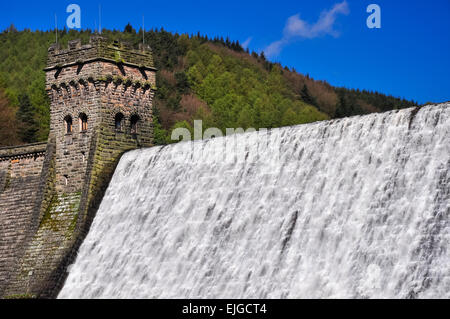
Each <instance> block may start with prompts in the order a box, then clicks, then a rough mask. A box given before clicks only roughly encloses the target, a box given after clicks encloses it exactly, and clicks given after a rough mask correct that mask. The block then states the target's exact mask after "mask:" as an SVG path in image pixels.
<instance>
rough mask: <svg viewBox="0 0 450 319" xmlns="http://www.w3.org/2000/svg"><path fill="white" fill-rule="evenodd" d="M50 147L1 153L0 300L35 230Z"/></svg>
mask: <svg viewBox="0 0 450 319" xmlns="http://www.w3.org/2000/svg"><path fill="white" fill-rule="evenodd" d="M46 146H47V144H41V143H40V144H32V145H23V146H19V147H9V148H2V149H0V296H2V295H3V293H4V290H5V288H6V286H7V285H8V283H9V282H10V281H11V278H12V277H13V274H14V273H15V271H16V270H17V266H18V264H19V262H18V261H19V259H20V257H21V254H22V252H23V249H24V247H25V246H26V239H27V235H28V233H29V231H30V230H31V229H32V223H33V216H34V213H33V211H34V209H35V205H36V200H37V198H38V195H39V190H40V186H41V174H42V169H43V166H44V162H45V153H46Z"/></svg>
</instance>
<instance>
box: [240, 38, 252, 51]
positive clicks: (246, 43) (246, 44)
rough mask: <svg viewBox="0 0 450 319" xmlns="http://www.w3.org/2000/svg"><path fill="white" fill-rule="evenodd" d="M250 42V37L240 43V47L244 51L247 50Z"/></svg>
mask: <svg viewBox="0 0 450 319" xmlns="http://www.w3.org/2000/svg"><path fill="white" fill-rule="evenodd" d="M251 41H252V37H249V38H247V40H245V41H244V43H242V47H243V48H244V49H247V48H248V46H249V45H250V42H251Z"/></svg>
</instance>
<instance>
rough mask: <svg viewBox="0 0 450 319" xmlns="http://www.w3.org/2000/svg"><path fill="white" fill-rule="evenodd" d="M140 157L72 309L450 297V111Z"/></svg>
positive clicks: (111, 203) (97, 224)
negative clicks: (143, 302) (132, 302)
mask: <svg viewBox="0 0 450 319" xmlns="http://www.w3.org/2000/svg"><path fill="white" fill-rule="evenodd" d="M415 111H416V110H414V109H407V110H401V111H393V112H388V113H382V114H371V115H367V116H363V117H353V118H346V119H342V120H334V121H327V122H318V123H314V124H308V125H300V126H295V127H286V128H281V129H273V130H270V131H267V132H257V133H245V134H237V135H233V136H228V137H224V138H214V139H210V140H204V141H195V142H185V143H178V144H176V145H171V146H166V147H154V148H149V149H142V150H137V151H132V152H129V153H126V154H125V155H124V156H123V158H122V159H121V161H120V163H119V165H118V167H117V170H116V172H115V174H114V176H113V179H112V181H111V183H110V185H109V188H108V190H107V192H106V194H105V196H104V198H103V201H102V203H101V206H100V208H99V210H98V212H97V215H96V217H95V219H94V222H93V224H92V227H91V230H90V232H89V234H88V236H87V237H86V239H85V241H84V243H83V244H82V246H81V248H80V251H79V253H78V256H77V258H76V261H75V263H74V264H73V265H72V266H71V267H70V269H69V276H68V278H67V281H66V283H65V285H64V287H63V289H62V291H61V292H60V295H59V297H60V298H428V297H432V298H434V297H437V298H450V256H449V250H448V249H449V247H450V226H449V215H450V199H449V198H450V104H441V105H437V106H427V107H423V108H422V109H421V110H420V111H419V112H418V113H417V114H416V112H415Z"/></svg>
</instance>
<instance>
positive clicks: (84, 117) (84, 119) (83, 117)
mask: <svg viewBox="0 0 450 319" xmlns="http://www.w3.org/2000/svg"><path fill="white" fill-rule="evenodd" d="M87 129H88V118H87V115H86V114H84V113H81V114H80V132H86V131H87Z"/></svg>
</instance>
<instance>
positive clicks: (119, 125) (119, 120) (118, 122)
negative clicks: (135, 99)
mask: <svg viewBox="0 0 450 319" xmlns="http://www.w3.org/2000/svg"><path fill="white" fill-rule="evenodd" d="M114 126H115V128H116V130H117V131H122V130H123V114H122V113H117V114H116V117H115V118H114Z"/></svg>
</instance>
